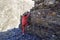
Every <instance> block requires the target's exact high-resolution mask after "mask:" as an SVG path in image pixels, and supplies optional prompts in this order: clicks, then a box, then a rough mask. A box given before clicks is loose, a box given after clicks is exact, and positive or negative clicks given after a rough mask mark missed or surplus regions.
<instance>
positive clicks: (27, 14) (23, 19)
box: [22, 12, 30, 33]
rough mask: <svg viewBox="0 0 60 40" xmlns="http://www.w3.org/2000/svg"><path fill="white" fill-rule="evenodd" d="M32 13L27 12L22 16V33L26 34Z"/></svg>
mask: <svg viewBox="0 0 60 40" xmlns="http://www.w3.org/2000/svg"><path fill="white" fill-rule="evenodd" d="M29 15H30V13H29V12H26V13H24V14H23V16H22V32H23V33H24V32H25V27H26V26H28V25H29V23H28V18H29Z"/></svg>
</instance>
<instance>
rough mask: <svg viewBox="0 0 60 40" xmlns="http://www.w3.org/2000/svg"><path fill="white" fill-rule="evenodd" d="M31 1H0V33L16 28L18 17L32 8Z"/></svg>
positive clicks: (18, 21)
mask: <svg viewBox="0 0 60 40" xmlns="http://www.w3.org/2000/svg"><path fill="white" fill-rule="evenodd" d="M33 4H34V3H33V2H32V1H31V0H0V32H1V31H2V32H3V31H7V30H8V29H13V28H17V27H18V24H19V23H20V15H22V14H23V13H24V12H25V11H27V10H29V9H30V8H31V7H33Z"/></svg>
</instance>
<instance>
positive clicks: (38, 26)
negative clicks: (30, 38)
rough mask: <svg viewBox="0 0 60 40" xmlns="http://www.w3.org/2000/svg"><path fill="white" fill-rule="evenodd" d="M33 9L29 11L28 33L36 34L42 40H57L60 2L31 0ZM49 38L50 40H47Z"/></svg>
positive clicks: (55, 0)
mask: <svg viewBox="0 0 60 40" xmlns="http://www.w3.org/2000/svg"><path fill="white" fill-rule="evenodd" d="M33 1H35V5H34V7H33V8H32V9H31V10H30V13H31V21H30V22H31V25H30V26H27V27H28V28H26V31H27V32H28V33H32V34H36V35H38V36H39V37H42V38H43V39H44V40H59V38H60V36H59V35H60V7H59V6H60V3H59V2H60V1H59V0H33ZM49 38H50V39H49Z"/></svg>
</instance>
